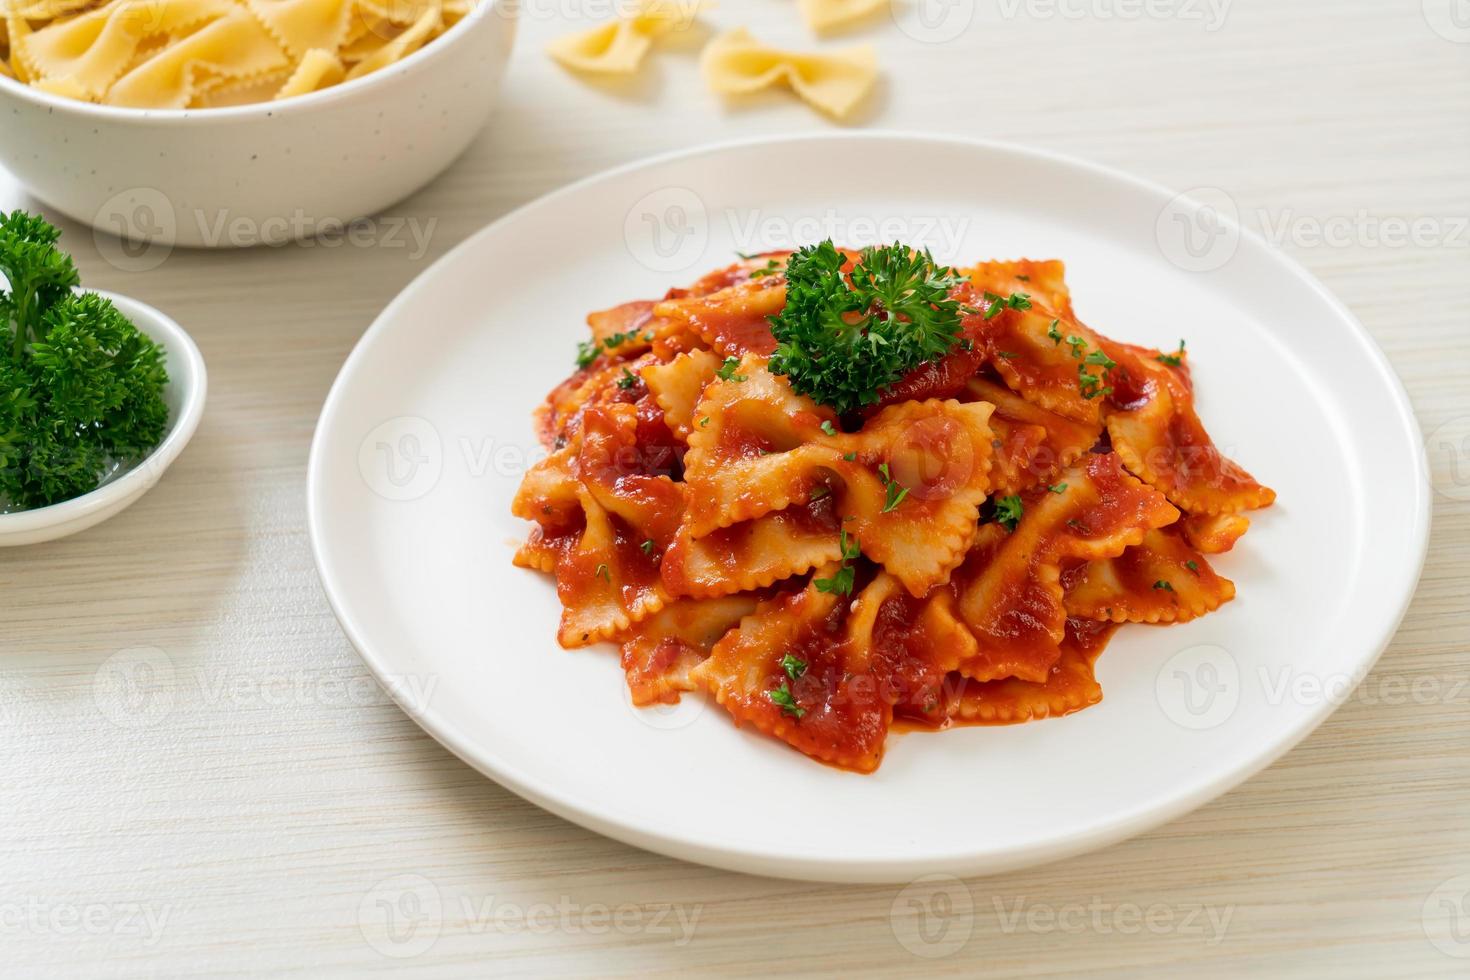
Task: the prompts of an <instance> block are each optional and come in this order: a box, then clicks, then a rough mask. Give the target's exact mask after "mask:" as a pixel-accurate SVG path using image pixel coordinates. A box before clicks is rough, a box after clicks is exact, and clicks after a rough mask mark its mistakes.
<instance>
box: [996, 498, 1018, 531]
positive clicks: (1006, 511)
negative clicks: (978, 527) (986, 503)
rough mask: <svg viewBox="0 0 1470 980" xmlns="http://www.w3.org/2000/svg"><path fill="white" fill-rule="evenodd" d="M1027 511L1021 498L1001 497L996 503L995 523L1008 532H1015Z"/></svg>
mask: <svg viewBox="0 0 1470 980" xmlns="http://www.w3.org/2000/svg"><path fill="white" fill-rule="evenodd" d="M1025 511H1026V508H1025V506H1024V505H1022V503H1021V498H1020V497H1019V496H1015V495H1012V496H1010V497H1001V498H1000V499H998V500H996V502H995V522H996V523H997V524H1001V525H1003V526H1004V527H1005V529H1006V530H1007V531H1014V530H1015V529H1016V525H1017V524H1019V523H1020V522H1021V515H1022V514H1024V513H1025Z"/></svg>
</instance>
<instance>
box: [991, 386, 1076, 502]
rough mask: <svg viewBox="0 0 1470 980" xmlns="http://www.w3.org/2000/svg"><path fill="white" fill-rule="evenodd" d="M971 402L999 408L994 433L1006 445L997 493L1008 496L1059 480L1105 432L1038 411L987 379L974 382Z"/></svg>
mask: <svg viewBox="0 0 1470 980" xmlns="http://www.w3.org/2000/svg"><path fill="white" fill-rule="evenodd" d="M965 396H966V397H967V398H969V399H971V400H973V401H982V402H989V403H990V404H992V405H994V406H995V413H994V414H992V415H991V416H990V428H991V429H992V430H993V431H994V432H995V438H996V441H997V442H998V443H999V444H1000V445H998V446H996V448H995V454H994V455H993V456H992V457H991V465H990V484H991V491H992V492H993V493H994V494H996V495H997V496H1008V495H1010V494H1015V493H1020V492H1021V491H1022V490H1027V489H1030V488H1031V487H1034V486H1036V485H1037V484H1038V483H1055V481H1056V476H1057V474H1058V473H1060V472H1061V471H1062V470H1063V469H1065V468H1066V467H1068V466H1071V465H1072V463H1073V462H1074V461H1075V460H1077V459H1078V458H1080V457H1081V456H1082V454H1083V453H1085V452H1087V451H1088V450H1089V449H1091V448H1092V447H1093V446H1094V445H1096V444H1097V439H1098V436H1099V435H1100V434H1101V433H1102V426H1100V425H1098V424H1096V423H1087V422H1074V421H1072V420H1071V419H1068V418H1063V417H1062V416H1060V415H1057V414H1056V413H1055V412H1048V411H1047V410H1046V409H1044V408H1041V407H1039V406H1036V405H1033V404H1031V403H1030V402H1028V401H1026V399H1024V398H1022V397H1021V396H1019V395H1017V394H1016V393H1015V392H1013V391H1011V390H1010V389H1009V388H1006V387H1005V386H1004V385H998V384H996V383H995V382H993V381H987V380H985V379H984V378H972V379H971V380H970V381H969V382H968V383H967V384H966V387H965Z"/></svg>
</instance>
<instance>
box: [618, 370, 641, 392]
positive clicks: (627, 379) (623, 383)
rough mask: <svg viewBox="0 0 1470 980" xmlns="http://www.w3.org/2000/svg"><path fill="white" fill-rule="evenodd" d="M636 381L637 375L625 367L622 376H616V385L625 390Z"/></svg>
mask: <svg viewBox="0 0 1470 980" xmlns="http://www.w3.org/2000/svg"><path fill="white" fill-rule="evenodd" d="M637 383H638V376H637V375H636V374H634V373H633V372H632V371H629V370H628V369H627V368H623V376H622V377H621V378H618V387H619V388H621V389H623V390H624V391H627V390H628V389H629V388H631V387H633V386H634V385H635V384H637Z"/></svg>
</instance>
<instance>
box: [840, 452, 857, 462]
mask: <svg viewBox="0 0 1470 980" xmlns="http://www.w3.org/2000/svg"><path fill="white" fill-rule="evenodd" d="M842 458H843V460H845V461H846V462H849V463H851V462H852V461H853V460H855V459H857V452H856V451H853V452H850V453H843V454H842Z"/></svg>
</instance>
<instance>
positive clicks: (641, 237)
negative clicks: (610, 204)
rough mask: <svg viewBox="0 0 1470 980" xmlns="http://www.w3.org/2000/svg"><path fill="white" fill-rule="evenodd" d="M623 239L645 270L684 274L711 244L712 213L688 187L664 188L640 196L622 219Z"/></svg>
mask: <svg viewBox="0 0 1470 980" xmlns="http://www.w3.org/2000/svg"><path fill="white" fill-rule="evenodd" d="M623 240H624V241H625V242H626V243H627V246H628V251H629V253H630V254H631V255H632V256H633V258H634V259H636V260H637V261H638V263H639V264H640V265H642V266H643V267H644V268H647V269H650V270H652V271H654V272H682V271H683V270H685V269H688V268H689V267H691V266H693V265H694V264H695V263H696V262H698V261H699V260H700V259H701V258H702V257H703V256H704V252H705V248H706V247H707V246H708V245H709V212H708V211H707V210H706V208H705V206H704V200H703V199H702V198H701V197H700V196H699V195H698V194H696V193H694V191H692V190H690V189H689V188H687V187H663V188H660V189H658V190H656V191H653V192H652V193H650V194H645V195H644V196H643V197H640V198H639V199H638V200H637V201H636V202H635V203H634V204H633V206H632V207H631V208H629V209H628V213H627V216H626V217H625V218H624V220H623Z"/></svg>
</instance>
